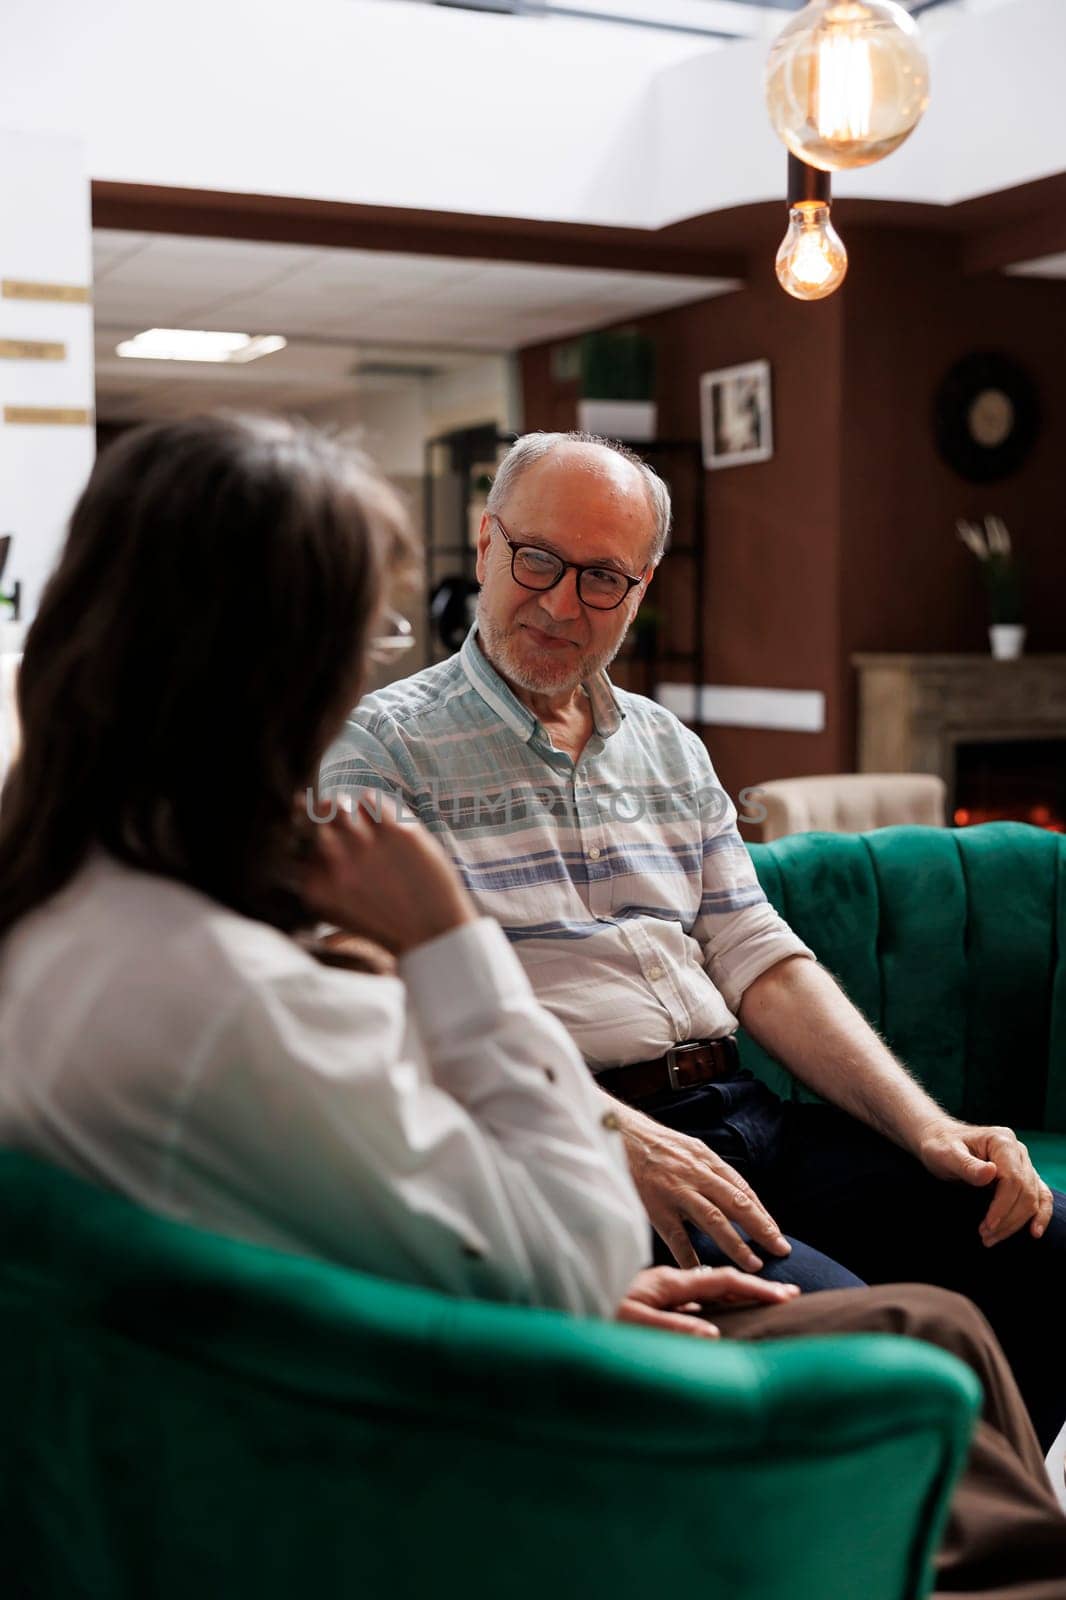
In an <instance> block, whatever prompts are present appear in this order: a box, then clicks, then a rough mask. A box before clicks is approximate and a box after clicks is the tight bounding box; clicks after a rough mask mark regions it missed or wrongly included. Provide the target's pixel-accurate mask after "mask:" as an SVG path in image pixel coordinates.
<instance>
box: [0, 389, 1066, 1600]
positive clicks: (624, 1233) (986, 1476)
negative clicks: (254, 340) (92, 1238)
mask: <svg viewBox="0 0 1066 1600" xmlns="http://www.w3.org/2000/svg"><path fill="white" fill-rule="evenodd" d="M409 559H410V546H409V542H408V536H407V533H406V531H405V525H404V519H403V515H402V511H401V509H400V507H399V504H398V502H397V500H396V498H395V496H394V495H393V493H392V492H391V491H390V490H389V489H388V487H387V486H386V485H385V484H384V483H383V482H382V481H381V479H380V478H378V477H377V475H376V474H375V473H374V472H373V471H372V470H371V469H370V468H369V467H368V466H367V465H366V464H365V463H363V462H361V461H359V460H357V459H356V458H354V457H353V456H352V455H351V454H350V453H349V452H346V451H345V450H343V449H341V448H340V447H339V446H338V445H337V444H335V443H331V442H330V441H328V440H326V439H324V438H322V437H321V436H320V435H318V434H315V433H313V432H311V431H309V430H306V429H301V428H295V427H293V426H290V425H288V424H286V423H281V422H276V421H266V420H251V419H242V418H233V419H228V420H218V419H214V420H212V419H201V420H194V421H187V422H177V423H171V424H166V425H160V426H156V427H149V428H143V429H140V430H138V431H137V432H134V433H130V434H129V435H127V436H126V437H124V438H123V439H121V440H120V441H119V442H118V443H117V444H115V445H113V446H112V447H111V448H110V449H109V450H108V451H107V452H106V453H105V454H104V455H103V456H102V457H101V459H100V461H99V462H98V464H97V466H96V469H95V471H94V472H93V474H92V477H91V478H90V480H89V484H88V487H87V488H86V490H85V492H84V494H83V495H82V497H81V500H80V501H79V503H78V505H77V508H76V509H75V512H74V517H73V520H72V522H71V527H70V534H69V537H68V540H67V544H66V548H65V549H64V552H63V555H62V557H61V559H60V562H59V566H58V568H57V570H56V572H55V575H54V576H53V578H52V580H51V582H50V583H49V585H48V588H47V590H46V592H45V595H44V598H43V601H42V604H41V608H40V612H39V614H38V616H37V619H36V621H35V622H34V624H33V626H32V627H31V629H30V633H29V637H28V640H27V644H26V653H25V658H24V660H23V664H22V668H21V673H20V678H19V690H18V692H19V711H20V716H21V722H22V749H21V753H20V755H19V758H18V760H17V762H16V765H15V766H14V768H13V769H12V772H11V774H10V775H9V777H8V780H7V783H6V785H5V788H4V791H3V796H2V801H0V1040H2V1048H3V1055H2V1058H0V1142H2V1143H4V1144H7V1145H11V1146H15V1147H18V1148H21V1149H24V1150H28V1151H31V1152H33V1153H35V1154H37V1155H39V1156H41V1157H43V1158H44V1159H46V1160H51V1161H53V1162H55V1163H57V1164H59V1165H62V1166H65V1167H68V1168H69V1169H71V1170H72V1171H74V1172H76V1173H79V1174H80V1175H82V1176H83V1177H85V1178H87V1179H89V1180H91V1181H95V1182H98V1183H102V1184H106V1185H109V1186H111V1187H113V1188H115V1189H118V1190H120V1191H122V1192H123V1193H125V1194H127V1195H129V1196H130V1197H131V1198H133V1199H134V1200H137V1201H139V1202H140V1203H141V1204H143V1205H145V1206H146V1207H149V1208H150V1209H153V1210H156V1211H161V1212H163V1213H166V1214H169V1215H171V1216H174V1217H178V1218H182V1219H185V1220H187V1221H190V1222H194V1223H198V1224H200V1225H201V1226H204V1227H208V1228H212V1229H215V1230H217V1231H219V1232H223V1233H229V1234H233V1235H235V1236H238V1237H241V1238H245V1239H250V1240H255V1241H259V1242H261V1243H265V1244H268V1245H272V1246H274V1247H276V1248H281V1249H286V1250H293V1251H300V1252H303V1253H306V1254H317V1255H321V1256H325V1257H328V1258H331V1259H333V1260H336V1261H340V1262H346V1263H349V1264H351V1265H354V1266H357V1267H361V1268H363V1269H365V1270H368V1271H372V1272H377V1273H379V1274H381V1275H382V1276H385V1277H390V1278H398V1279H405V1280H408V1281H411V1282H417V1283H424V1284H430V1285H435V1286H437V1287H438V1288H441V1289H444V1290H447V1291H450V1292H452V1293H455V1294H465V1295H476V1296H481V1297H484V1298H492V1299H503V1300H515V1301H523V1302H529V1303H534V1304H542V1305H554V1306H559V1307H563V1308H566V1309H569V1310H571V1311H575V1312H579V1313H584V1314H590V1313H591V1314H599V1315H618V1316H621V1317H624V1318H626V1319H627V1320H632V1321H644V1322H650V1323H654V1324H656V1325H658V1326H665V1327H674V1328H679V1329H684V1330H685V1331H688V1332H699V1333H703V1334H713V1333H714V1331H715V1330H714V1329H713V1328H711V1326H710V1325H709V1324H708V1323H706V1322H703V1321H700V1320H698V1319H697V1318H696V1317H694V1316H693V1315H692V1314H691V1313H692V1312H693V1311H697V1310H699V1307H700V1305H701V1304H710V1303H724V1304H725V1306H726V1310H725V1313H724V1316H723V1319H722V1320H723V1324H724V1326H725V1327H726V1328H727V1329H728V1331H729V1332H730V1333H732V1334H733V1335H734V1336H736V1337H739V1338H746V1339H761V1338H767V1337H774V1336H779V1337H780V1336H788V1335H793V1336H794V1335H796V1334H803V1333H817V1332H827V1331H843V1330H848V1331H864V1330H870V1331H873V1330H885V1329H892V1330H897V1331H898V1330H902V1331H904V1332H910V1333H913V1334H915V1335H916V1336H918V1337H922V1338H928V1339H932V1340H933V1341H935V1342H937V1343H940V1344H942V1345H944V1346H945V1347H946V1348H948V1349H952V1350H955V1351H956V1352H957V1353H959V1354H960V1355H962V1356H963V1357H964V1358H965V1359H967V1360H969V1361H970V1362H971V1364H972V1365H973V1366H974V1367H975V1369H976V1370H977V1372H978V1373H979V1375H980V1376H981V1378H982V1379H983V1381H984V1383H985V1387H986V1395H987V1415H988V1419H989V1420H988V1422H987V1423H986V1424H983V1425H982V1426H981V1428H980V1429H979V1430H978V1434H977V1438H976V1442H975V1446H974V1460H973V1468H972V1471H971V1473H970V1474H969V1475H968V1476H967V1478H966V1479H965V1480H964V1481H963V1484H962V1487H961V1488H960V1490H959V1493H958V1495H957V1497H956V1501H955V1506H954V1519H953V1523H952V1527H951V1530H950V1531H949V1534H948V1538H947V1540H946V1543H945V1548H944V1550H943V1552H942V1555H941V1573H942V1575H943V1576H944V1578H945V1581H946V1590H950V1591H951V1592H954V1593H958V1592H960V1591H963V1590H964V1591H966V1592H967V1593H974V1594H976V1593H978V1592H980V1593H981V1594H982V1595H985V1596H988V1597H991V1596H992V1595H1002V1596H1003V1597H1004V1600H1006V1596H1007V1595H1008V1594H1009V1595H1010V1596H1011V1597H1012V1600H1021V1597H1022V1596H1023V1595H1024V1596H1025V1597H1027V1600H1029V1597H1031V1600H1037V1597H1038V1596H1039V1597H1040V1600H1044V1597H1045V1596H1046V1597H1047V1600H1051V1597H1052V1596H1053V1595H1057V1594H1058V1593H1059V1592H1060V1591H1059V1589H1058V1588H1057V1587H1048V1585H1047V1583H1046V1582H1045V1574H1046V1573H1047V1572H1049V1571H1050V1572H1053V1573H1054V1574H1055V1577H1054V1578H1053V1579H1052V1580H1051V1582H1052V1583H1053V1584H1057V1583H1058V1581H1059V1577H1060V1576H1061V1560H1062V1558H1063V1555H1064V1553H1066V1524H1064V1523H1063V1522H1062V1519H1061V1518H1060V1516H1059V1513H1058V1511H1057V1508H1056V1507H1055V1504H1054V1501H1053V1500H1052V1498H1051V1496H1050V1493H1049V1491H1048V1487H1047V1483H1046V1480H1043V1464H1042V1461H1041V1457H1040V1452H1039V1449H1038V1447H1037V1443H1036V1439H1035V1437H1034V1436H1033V1434H1032V1430H1031V1428H1030V1426H1029V1423H1028V1419H1027V1417H1026V1414H1025V1409H1024V1406H1023V1404H1022V1401H1021V1397H1020V1395H1019V1394H1018V1392H1017V1390H1016V1388H1015V1386H1014V1384H1013V1381H1012V1379H1011V1376H1010V1372H1009V1369H1008V1368H1007V1366H1006V1362H1005V1359H1004V1357H1003V1355H1002V1353H1001V1352H1000V1351H999V1349H998V1347H997V1346H996V1344H995V1340H994V1338H993V1337H992V1335H991V1332H990V1331H989V1330H988V1328H987V1326H986V1325H984V1324H983V1323H982V1322H981V1320H980V1318H979V1316H978V1314H977V1312H976V1311H974V1310H973V1309H972V1308H967V1306H966V1303H965V1302H964V1301H961V1300H959V1299H958V1298H957V1297H956V1296H951V1295H945V1294H943V1293H942V1292H941V1291H939V1290H936V1289H931V1288H927V1287H922V1286H903V1287H902V1288H901V1287H899V1286H897V1285H890V1286H887V1287H885V1288H879V1289H858V1290H838V1291H829V1292H826V1293H823V1294H817V1295H808V1296H803V1297H801V1299H799V1300H798V1301H795V1302H794V1303H792V1304H790V1305H785V1304H783V1302H785V1301H788V1300H791V1299H792V1296H793V1293H794V1292H795V1291H794V1290H793V1289H792V1287H791V1286H790V1285H786V1284H777V1283H772V1282H768V1281H766V1280H765V1279H761V1278H758V1277H753V1276H750V1275H748V1274H744V1273H740V1272H738V1271H737V1269H735V1268H731V1267H730V1268H712V1267H700V1268H696V1269H693V1270H691V1271H680V1270H677V1269H671V1268H666V1267H663V1268H657V1269H653V1270H652V1271H649V1272H640V1273H639V1274H638V1268H639V1267H640V1266H641V1265H642V1263H643V1262H644V1261H646V1260H647V1258H648V1255H649V1253H650V1248H649V1245H650V1238H649V1229H648V1224H647V1221H646V1218H645V1217H644V1214H643V1211H642V1209H641V1206H640V1203H639V1201H638V1199H637V1195H636V1191H635V1189H634V1187H633V1185H632V1182H631V1180H630V1177H629V1174H628V1171H627V1169H626V1163H625V1157H624V1155H623V1152H622V1144H621V1140H620V1139H619V1137H618V1134H617V1132H616V1131H615V1130H614V1129H613V1128H612V1127H611V1126H610V1123H611V1121H612V1119H611V1118H610V1116H609V1115H608V1116H607V1117H606V1118H603V1117H602V1114H601V1100H600V1096H599V1095H598V1093H597V1092H596V1090H595V1089H594V1087H593V1085H592V1080H591V1078H590V1076H589V1074H588V1072H587V1070H586V1069H585V1067H584V1064H583V1063H582V1061H581V1058H580V1057H579V1055H578V1054H577V1051H576V1049H575V1047H574V1045H573V1044H572V1042H571V1041H570V1039H569V1037H568V1035H567V1034H566V1032H565V1031H564V1029H563V1028H562V1027H561V1026H560V1024H558V1023H557V1022H556V1021H555V1020H554V1019H553V1018H552V1017H550V1016H549V1015H548V1014H547V1013H546V1012H545V1011H543V1010H542V1009H541V1008H540V1006H539V1005H538V1004H537V1003H536V1001H535V1000H534V998H533V995H532V992H531V990H530V988H529V983H528V981H527V979H526V977H525V975H524V973H523V971H522V969H521V967H520V966H519V964H518V962H517V960H516V959H515V957H514V956H513V954H512V953H511V951H510V949H509V947H508V945H507V943H506V941H505V939H504V937H503V935H502V933H501V931H500V929H499V928H498V927H497V926H496V924H495V923H492V922H490V921H488V920H486V919H479V918H478V917H477V915H476V912H475V911H474V908H473V905H472V902H471V900H470V898H469V896H468V895H467V893H466V891H465V889H464V888H463V887H462V885H461V883H460V882H459V879H458V877H457V876H456V874H455V872H454V871H453V869H452V867H451V866H450V864H449V863H448V861H447V860H446V859H445V857H444V855H443V853H442V852H441V850H440V849H439V847H438V846H437V844H436V843H435V841H434V840H433V839H432V838H431V837H430V835H429V834H428V833H426V832H425V831H424V830H423V829H422V828H420V827H419V826H417V825H416V824H415V823H413V822H404V821H402V820H400V819H399V818H397V817H395V816H390V815H389V814H388V813H387V812H382V813H381V814H380V816H377V817H375V816H374V815H373V814H372V813H371V812H370V810H369V809H366V810H362V809H360V810H358V811H357V812H356V814H355V815H353V816H351V817H349V816H348V815H347V814H346V813H344V812H343V811H342V812H339V813H337V814H336V815H334V816H333V817H332V818H330V819H328V820H324V821H319V820H317V817H316V816H315V815H314V811H315V808H314V807H313V806H312V807H310V808H308V806H307V804H306V799H305V797H306V795H307V794H308V792H309V791H310V790H311V789H312V786H313V784H314V779H315V773H316V770H317V766H318V762H319V760H320V758H321V755H322V753H323V751H324V750H325V748H326V745H327V744H328V742H329V741H330V739H331V738H332V737H333V735H334V734H335V732H336V731H337V729H338V728H339V725H340V723H341V721H342V719H343V717H344V714H345V712H346V711H347V710H348V708H349V706H350V705H351V703H352V702H353V701H354V699H355V698H356V697H357V695H358V693H359V688H360V684H361V680H362V677H363V672H364V664H365V662H366V660H367V656H368V653H369V648H370V644H371V640H372V637H373V634H374V630H375V628H376V627H378V626H379V619H380V617H381V615H382V611H383V605H384V601H385V598H386V596H387V592H388V589H389V587H390V584H391V583H392V582H393V581H394V580H395V578H396V577H397V575H398V574H399V573H400V572H401V570H402V568H403V567H404V565H405V564H406V563H407V562H408V561H409ZM321 917H328V918H329V919H331V920H332V921H333V922H335V923H336V924H338V925H339V926H340V928H342V929H345V930H347V931H348V932H349V933H353V934H356V935H359V936H362V937H363V938H364V939H369V940H370V941H372V942H373V943H374V944H376V945H378V946H380V947H383V948H384V949H385V950H387V951H389V952H391V954H392V955H393V956H394V957H395V960H396V970H397V976H381V975H375V974H371V973H366V972H352V971H347V970H338V969H337V967H336V966H334V965H330V964H326V963H324V962H321V961H318V960H316V959H315V958H314V956H313V954H312V953H310V952H309V950H308V949H306V948H304V947H303V946H302V944H301V943H300V941H299V939H298V938H297V937H296V935H298V934H299V933H301V932H302V931H306V930H308V929H310V928H311V927H312V926H313V925H314V924H315V922H316V921H317V919H319V918H321ZM634 1274H637V1277H636V1279H635V1281H631V1280H633V1279H634ZM990 1508H991V1509H990ZM990 1517H991V1518H994V1519H996V1520H995V1521H994V1527H995V1532H994V1534H991V1535H990V1534H989V1533H988V1524H989V1519H990ZM1034 1530H1035V1532H1034ZM1037 1533H1039V1535H1040V1537H1039V1538H1037V1537H1036V1534H1037ZM1003 1573H1007V1574H1010V1575H1011V1581H1010V1582H1005V1580H1004V1579H1003V1577H1002V1574H1003ZM1023 1574H1024V1575H1025V1576H1026V1577H1031V1579H1032V1582H1031V1584H1030V1586H1028V1587H1023V1586H1021V1579H1022V1576H1023Z"/></svg>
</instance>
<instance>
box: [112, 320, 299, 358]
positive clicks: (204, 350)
mask: <svg viewBox="0 0 1066 1600" xmlns="http://www.w3.org/2000/svg"><path fill="white" fill-rule="evenodd" d="M285 344H286V341H285V339H283V338H282V336H281V334H280V333H263V334H258V335H253V334H250V333H211V332H208V331H207V330H205V329H201V328H147V329H146V330H145V331H144V333H138V334H137V335H136V337H135V338H133V339H123V340H122V342H121V343H120V344H117V345H116V346H115V352H116V354H117V355H120V356H136V357H138V358H139V359H140V360H143V361H229V362H238V363H242V362H245V361H256V360H258V358H259V357H260V356H269V355H271V354H272V353H273V352H274V351H275V350H284V348H285Z"/></svg>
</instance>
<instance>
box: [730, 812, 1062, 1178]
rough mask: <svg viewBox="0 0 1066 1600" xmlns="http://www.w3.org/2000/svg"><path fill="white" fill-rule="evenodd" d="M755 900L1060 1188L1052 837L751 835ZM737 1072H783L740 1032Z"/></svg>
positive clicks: (943, 1093)
mask: <svg viewBox="0 0 1066 1600" xmlns="http://www.w3.org/2000/svg"><path fill="white" fill-rule="evenodd" d="M751 853H752V857H753V859H754V861H755V866H756V870H757V872H758V874H759V879H760V882H761V883H762V886H763V888H764V889H765V891H766V893H767V895H768V897H769V898H770V900H771V901H772V902H773V904H774V905H775V906H776V907H777V909H778V910H779V911H780V912H781V913H782V915H783V916H784V917H786V918H787V920H788V921H789V922H790V923H791V925H792V926H793V927H794V928H795V929H796V932H797V933H798V934H799V935H800V936H801V938H803V939H805V940H806V941H807V943H808V944H809V945H810V946H811V948H812V949H813V950H814V951H815V953H816V954H817V956H818V957H819V959H820V960H821V961H822V962H823V963H824V964H825V966H827V967H828V968H829V969H830V971H831V972H833V973H835V975H836V976H837V978H839V980H840V982H841V983H842V984H843V986H844V988H845V989H846V990H847V992H848V994H849V995H850V996H851V998H852V1000H854V1001H855V1003H856V1004H857V1005H858V1006H859V1007H860V1009H861V1010H862V1011H863V1012H864V1014H865V1015H866V1016H867V1017H868V1018H869V1019H870V1021H871V1022H872V1023H873V1024H874V1026H875V1027H876V1028H877V1029H878V1030H879V1032H881V1033H882V1034H883V1035H884V1037H885V1038H886V1039H887V1040H888V1041H889V1043H890V1044H891V1045H892V1046H893V1048H894V1049H895V1050H896V1051H897V1052H898V1053H899V1055H900V1056H901V1058H902V1059H903V1060H904V1061H905V1062H906V1063H907V1065H908V1066H909V1067H910V1068H911V1070H912V1071H913V1072H914V1073H915V1074H916V1075H917V1076H918V1077H919V1078H921V1080H922V1082H923V1083H924V1084H925V1085H926V1087H927V1088H928V1089H929V1090H930V1092H931V1093H932V1094H934V1095H935V1096H936V1098H937V1099H938V1100H939V1101H940V1103H941V1104H942V1105H943V1106H945V1107H946V1108H947V1110H949V1111H950V1112H952V1113H953V1114H954V1115H956V1116H960V1117H965V1118H966V1119H967V1120H969V1121H974V1122H996V1123H1005V1124H1007V1125H1009V1126H1010V1127H1012V1128H1014V1129H1015V1130H1016V1132H1017V1133H1018V1134H1019V1135H1020V1136H1021V1137H1022V1138H1024V1139H1025V1142H1026V1143H1027V1144H1028V1146H1029V1149H1030V1151H1031V1153H1032V1156H1033V1160H1034V1163H1035V1164H1036V1166H1037V1167H1038V1169H1039V1170H1040V1172H1041V1174H1042V1176H1043V1177H1044V1178H1045V1179H1046V1180H1047V1182H1048V1183H1050V1184H1052V1185H1053V1186H1054V1187H1056V1188H1059V1189H1066V838H1064V837H1063V836H1061V835H1058V834H1053V833H1047V832H1045V831H1043V830H1042V829H1040V828H1031V827H1028V826H1026V825H1025V824H1022V823H1013V822H993V823H987V824H985V825H984V826H982V827H975V828H959V829H948V828H909V827H905V828H881V829H878V830H877V831H876V832H873V833H866V834H830V833H801V834H793V835H791V836H790V837H787V838H784V839H777V840H775V841H774V842H773V843H771V844H762V845H753V846H752V850H751ZM741 1054H742V1057H743V1059H744V1062H745V1064H746V1065H747V1066H749V1067H751V1068H752V1070H753V1071H755V1072H756V1073H758V1074H759V1076H760V1077H763V1078H765V1079H766V1080H767V1081H768V1082H769V1083H771V1084H772V1086H773V1087H774V1088H775V1089H776V1090H777V1091H778V1092H779V1093H782V1094H790V1093H791V1094H795V1093H799V1092H802V1091H799V1090H797V1088H796V1085H795V1083H794V1081H793V1080H792V1079H790V1078H788V1077H787V1076H786V1074H785V1073H784V1072H783V1071H782V1070H781V1068H780V1067H779V1066H777V1064H776V1063H775V1062H773V1061H772V1060H771V1059H770V1058H769V1057H768V1056H767V1055H766V1054H765V1053H764V1052H763V1051H762V1050H761V1049H759V1047H758V1046H757V1045H755V1043H754V1042H753V1041H752V1040H751V1039H747V1038H742V1040H741Z"/></svg>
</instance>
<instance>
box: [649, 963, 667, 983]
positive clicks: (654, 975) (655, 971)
mask: <svg viewBox="0 0 1066 1600" xmlns="http://www.w3.org/2000/svg"><path fill="white" fill-rule="evenodd" d="M648 977H649V978H650V979H651V981H652V983H658V981H659V979H660V978H665V977H666V969H665V967H659V966H655V967H649V968H648Z"/></svg>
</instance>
